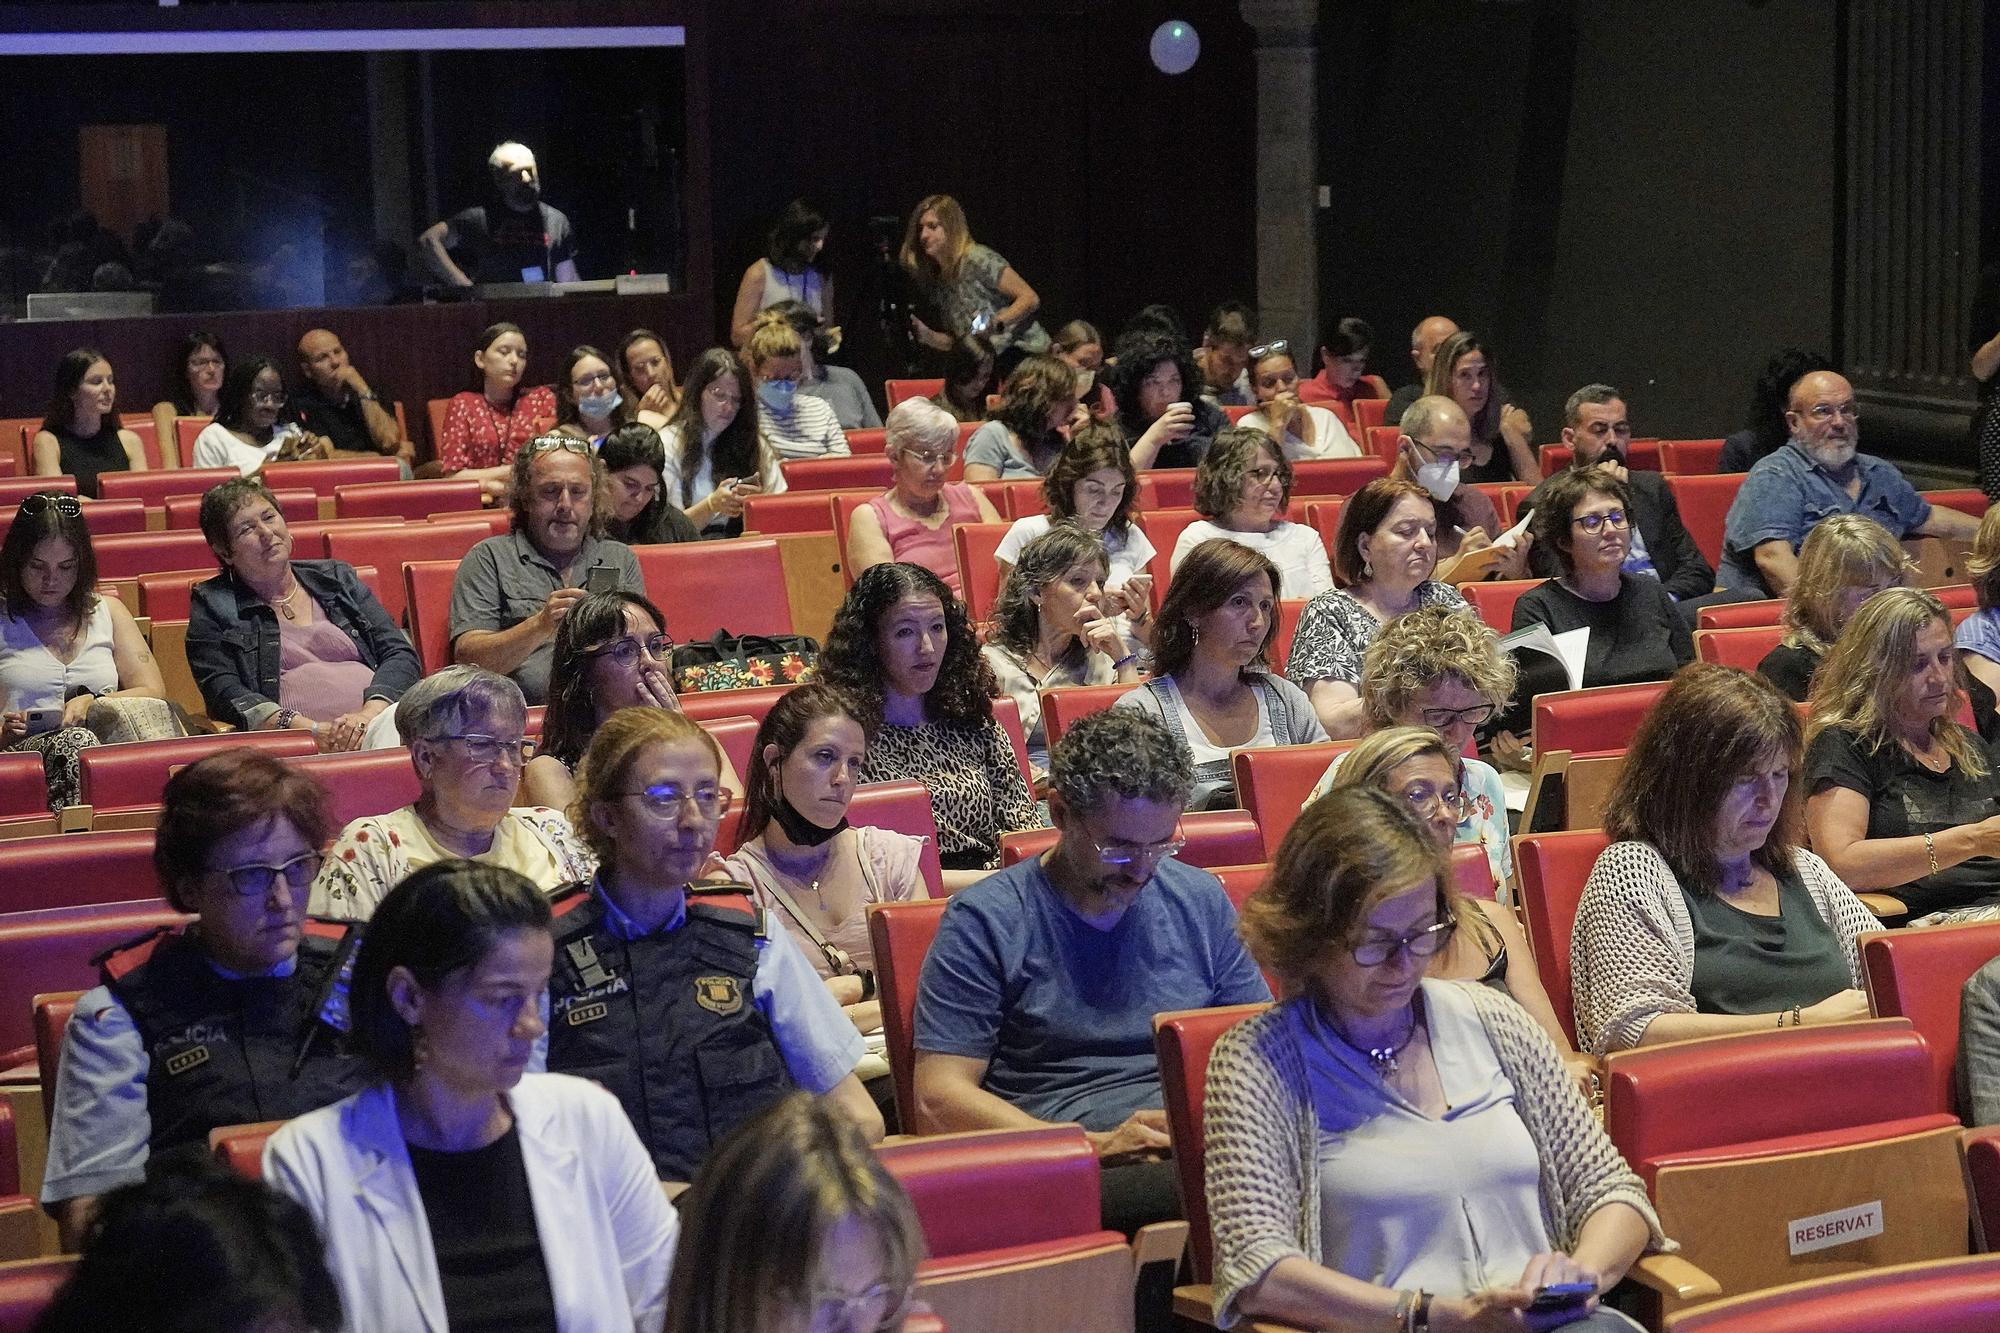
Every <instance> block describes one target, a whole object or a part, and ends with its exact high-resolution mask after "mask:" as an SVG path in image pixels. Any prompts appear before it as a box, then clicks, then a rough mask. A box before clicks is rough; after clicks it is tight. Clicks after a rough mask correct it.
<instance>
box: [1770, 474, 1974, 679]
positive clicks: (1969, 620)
mask: <svg viewBox="0 0 2000 1333" xmlns="http://www.w3.org/2000/svg"><path fill="white" fill-rule="evenodd" d="M1832 522H1833V521H1832V520H1828V522H1826V523H1822V524H1821V525H1820V526H1819V528H1816V529H1814V531H1813V536H1814V537H1816V536H1818V535H1819V532H1820V531H1822V530H1824V529H1825V528H1828V527H1831V526H1832ZM1812 543H1813V537H1807V538H1806V545H1805V547H1804V548H1802V549H1801V550H1800V552H1799V577H1800V578H1801V579H1803V578H1804V577H1805V558H1806V552H1807V551H1809V550H1810V549H1811V547H1812ZM1896 554H1897V556H1898V557H1901V556H1902V554H1903V552H1902V551H1901V549H1898V550H1897V552H1896ZM1965 574H1966V577H1967V578H1968V579H1969V580H1970V581H1971V583H1972V588H1973V593H1974V596H1975V597H1977V599H1978V602H1979V611H1978V614H1976V615H1971V616H1967V617H1966V618H1965V619H1964V620H1963V621H1961V622H1960V624H1959V626H1958V630H1957V631H1956V633H1954V634H1953V636H1952V642H1954V643H1956V644H1957V645H1958V660H1959V661H1961V662H1963V663H1965V669H1966V671H1967V672H1968V673H1970V675H1971V676H1972V681H1973V684H1974V687H1975V688H1974V690H1973V693H1974V694H1975V696H1976V695H1977V694H1978V691H1979V688H1982V687H1983V688H1985V689H1988V690H1996V691H2000V507H1996V508H1991V509H1988V510H1987V511H1986V517H1985V518H1983V519H1981V520H1980V521H1979V535H1978V537H1976V538H1975V539H1974V540H1973V543H1972V555H1971V556H1970V558H1968V559H1967V560H1966V562H1965ZM1862 600H1864V601H1865V600H1866V598H1864V599H1862ZM1973 711H1974V712H1975V713H1977V712H1978V711H1979V701H1978V699H1977V698H1975V700H1974V706H1973Z"/></svg>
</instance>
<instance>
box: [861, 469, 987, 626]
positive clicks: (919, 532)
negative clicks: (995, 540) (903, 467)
mask: <svg viewBox="0 0 2000 1333" xmlns="http://www.w3.org/2000/svg"><path fill="white" fill-rule="evenodd" d="M892 493H893V492H887V493H884V494H882V495H878V496H876V497H875V498H874V499H872V500H870V501H869V502H868V507H869V508H871V509H873V510H874V511H875V517H876V518H878V519H880V520H882V535H883V536H884V537H886V538H888V539H889V551H890V554H892V555H894V556H895V557H896V559H897V560H899V561H902V562H904V563H907V564H912V565H922V566H923V567H924V568H925V569H928V570H929V571H930V572H931V573H933V574H935V575H937V576H938V577H939V578H941V579H943V580H944V581H945V584H946V585H947V586H948V587H950V589H951V591H952V595H953V596H954V597H960V596H963V595H964V591H963V590H962V589H961V588H960V587H959V586H958V555H957V553H956V552H955V551H953V550H952V545H951V530H952V529H953V528H955V527H957V526H958V525H959V524H961V523H977V522H979V500H978V498H977V497H978V494H979V493H978V492H977V491H975V490H973V489H972V487H970V486H968V485H966V484H965V483H964V482H962V481H948V482H946V483H945V484H944V507H945V520H944V522H942V523H940V524H938V525H937V526H936V527H935V528H932V527H926V526H925V525H924V524H922V523H919V522H917V521H916V520H915V519H913V518H905V517H903V515H902V514H901V513H899V512H897V510H896V507H895V506H894V505H892V504H890V503H889V495H890V494H892Z"/></svg>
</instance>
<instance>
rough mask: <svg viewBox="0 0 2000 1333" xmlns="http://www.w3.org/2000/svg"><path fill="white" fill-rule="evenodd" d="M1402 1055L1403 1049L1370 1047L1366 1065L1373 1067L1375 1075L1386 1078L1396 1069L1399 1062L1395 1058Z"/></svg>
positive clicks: (1396, 1047) (1397, 1047) (1399, 1047)
mask: <svg viewBox="0 0 2000 1333" xmlns="http://www.w3.org/2000/svg"><path fill="white" fill-rule="evenodd" d="M1402 1053H1403V1048H1402V1047H1401V1046H1370V1047H1369V1048H1368V1063H1369V1064H1371V1065H1373V1066H1374V1067H1375V1072H1376V1074H1377V1075H1379V1076H1380V1077H1382V1078H1387V1077H1388V1076H1389V1075H1391V1074H1393V1073H1395V1072H1396V1070H1397V1069H1398V1067H1399V1062H1398V1061H1397V1059H1396V1057H1397V1056H1399V1055H1401V1054H1402Z"/></svg>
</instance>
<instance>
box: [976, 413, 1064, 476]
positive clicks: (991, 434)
mask: <svg viewBox="0 0 2000 1333" xmlns="http://www.w3.org/2000/svg"><path fill="white" fill-rule="evenodd" d="M1055 461H1056V454H1054V453H1051V454H1049V455H1048V456H1047V457H1046V458H1045V459H1042V460H1040V463H1041V465H1040V466H1036V463H1037V460H1036V459H1034V458H1031V457H1029V456H1027V455H1026V454H1024V453H1023V452H1022V451H1021V450H1019V449H1017V448H1015V447H1014V432H1013V431H1011V430H1008V429H1007V426H1006V423H1004V422H1000V421H988V422H986V423H985V424H983V425H981V426H980V428H979V429H978V430H975V431H974V432H972V438H971V439H969V440H967V441H966V442H965V464H966V466H967V467H970V466H972V465H973V464H974V463H983V464H985V465H986V466H987V467H990V468H992V469H994V470H995V471H996V472H998V473H999V474H1000V480H1002V481H1033V480H1034V479H1035V478H1036V477H1040V476H1044V475H1046V474H1047V469H1048V468H1049V467H1051V466H1053V465H1054V463H1055Z"/></svg>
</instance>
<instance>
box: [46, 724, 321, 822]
mask: <svg viewBox="0 0 2000 1333" xmlns="http://www.w3.org/2000/svg"><path fill="white" fill-rule="evenodd" d="M244 747H247V748H250V749H254V750H262V751H263V752H264V753H266V754H269V755H276V756H280V757H284V758H291V757H296V756H302V755H309V754H312V753H313V752H314V747H313V738H312V733H310V732H306V731H292V730H286V731H232V732H227V733H224V734H222V735H211V736H176V737H173V738H172V739H169V740H159V741H132V742H129V743H127V744H124V745H94V746H91V747H89V748H88V749H85V750H83V751H82V752H81V753H80V754H78V756H77V762H78V764H79V766H80V768H81V770H82V791H83V801H82V803H83V804H84V805H85V806H88V807H89V809H90V825H91V827H92V828H93V829H99V830H101V829H132V828H140V829H149V828H152V827H153V826H154V825H155V824H156V823H158V821H159V817H160V793H161V792H162V791H163V790H165V788H166V785H167V779H168V778H169V777H171V776H172V775H173V771H174V770H175V769H177V768H183V767H185V766H187V765H188V764H192V763H194V762H195V761H196V760H197V759H203V758H206V757H207V756H209V755H212V754H221V753H222V752H223V751H224V750H234V749H239V748H244Z"/></svg>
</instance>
